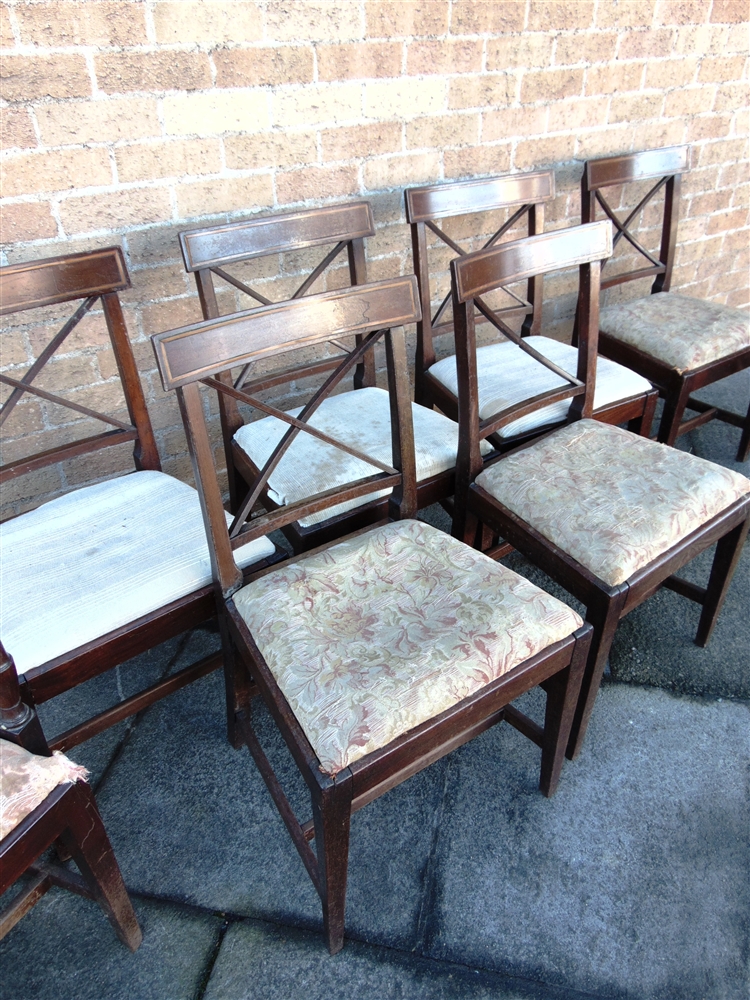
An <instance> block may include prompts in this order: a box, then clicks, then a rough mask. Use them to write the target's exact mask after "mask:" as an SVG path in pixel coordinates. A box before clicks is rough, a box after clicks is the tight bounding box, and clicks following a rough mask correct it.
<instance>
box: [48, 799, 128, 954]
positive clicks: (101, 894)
mask: <svg viewBox="0 0 750 1000" xmlns="http://www.w3.org/2000/svg"><path fill="white" fill-rule="evenodd" d="M68 802H69V806H68V816H67V819H68V824H67V829H65V830H64V831H63V832H62V833H61V834H60V840H61V841H62V842H63V844H64V845H65V847H66V848H67V849H68V851H70V855H71V857H72V858H73V860H74V861H75V863H76V865H77V866H78V869H79V871H80V872H81V875H83V877H84V878H85V879H86V881H87V882H88V884H89V886H90V888H91V890H92V892H93V893H94V897H95V899H96V901H97V902H98V903H99V905H100V906H101V908H102V909H103V910H104V912H105V913H106V914H107V918H108V919H109V922H110V923H111V924H112V927H113V928H114V930H115V933H116V934H117V936H118V938H119V939H120V940H121V941H122V943H123V944H124V945H126V946H127V947H128V948H130V950H131V951H136V949H137V948H138V946H139V945H140V943H141V940H142V938H143V935H142V933H141V929H140V927H139V926H138V921H137V919H136V916H135V912H134V910H133V905H132V903H131V902H130V897H129V896H128V892H127V889H126V888H125V884H124V882H123V880H122V875H121V873H120V869H119V867H118V865H117V859H116V858H115V855H114V852H113V850H112V845H111V844H110V842H109V837H108V836H107V831H106V830H105V829H104V824H103V823H102V820H101V816H100V815H99V810H98V809H97V807H96V802H95V800H94V794H93V792H92V791H91V789H90V788H89V786H88V785H87V784H85V783H84V782H76V783H75V784H74V785H73V786H72V787H71V789H70V793H69V798H68Z"/></svg>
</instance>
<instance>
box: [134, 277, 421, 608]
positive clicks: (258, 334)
mask: <svg viewBox="0 0 750 1000" xmlns="http://www.w3.org/2000/svg"><path fill="white" fill-rule="evenodd" d="M419 316H420V312H419V297H418V293H417V284H416V279H415V278H414V276H413V275H410V276H408V277H403V278H390V279H388V280H386V281H379V282H374V283H372V284H367V285H357V286H354V287H351V288H346V289H341V290H338V291H331V292H324V293H322V294H319V295H311V296H306V297H303V298H298V299H295V300H292V301H286V302H283V303H278V304H271V305H266V306H260V307H258V308H256V309H251V310H248V311H247V312H244V313H234V314H232V315H230V316H227V317H220V318H218V319H213V320H207V321H204V322H202V323H197V324H194V325H192V326H187V327H183V328H181V329H178V330H172V331H168V332H166V333H161V334H157V335H156V336H154V337H152V341H153V344H154V350H155V353H156V360H157V364H158V367H159V370H160V372H161V376H162V381H163V383H164V388H165V389H167V390H171V389H174V390H176V391H177V395H178V398H179V401H180V409H181V412H182V416H183V421H184V423H185V431H186V434H187V439H188V445H189V448H190V454H191V457H192V460H193V466H194V469H195V478H196V481H197V484H198V490H199V493H200V497H201V504H202V508H203V516H204V520H205V523H206V531H207V533H208V536H209V543H210V544H209V547H210V550H211V558H212V568H213V572H214V579H215V581H216V582H217V584H218V585H219V586H220V588H221V591H222V593H223V594H224V595H225V596H226V595H228V594H231V593H232V592H233V591H234V590H236V589H237V588H238V587H239V586H240V585H241V582H242V574H241V573H240V571H239V569H238V568H237V566H236V564H235V561H234V558H233V556H232V552H233V550H234V549H236V548H238V547H239V546H241V545H244V544H246V543H247V542H249V541H252V540H253V539H254V538H258V537H260V536H261V535H265V534H267V533H268V532H269V531H273V530H274V529H276V528H281V527H283V526H284V525H287V524H290V523H291V522H292V521H296V520H298V519H300V518H302V517H307V516H310V515H311V514H316V513H318V512H319V511H322V510H327V509H328V508H330V507H333V506H334V505H336V504H340V503H345V502H348V501H350V500H353V499H356V498H359V497H364V496H368V495H370V494H372V493H374V492H376V491H380V490H387V489H389V488H392V489H393V493H392V495H391V501H390V510H391V514H392V515H393V516H395V517H409V516H412V515H413V514H414V512H415V511H416V468H415V458H414V439H413V431H412V423H411V404H410V402H409V395H410V394H409V377H408V366H407V362H406V348H405V340H404V333H403V330H402V329H400V326H401V325H402V324H404V323H414V322H416V321H417V320H418V319H419ZM390 327H396V328H397V329H393V330H391V329H390ZM352 335H356V336H358V338H359V343H357V344H356V345H355V347H354V349H353V350H350V351H348V352H347V353H346V354H345V355H344V356H343V358H342V359H341V360H340V361H339V362H338V363H337V365H336V367H335V368H334V369H333V371H332V372H331V374H330V375H328V377H327V378H326V379H325V380H324V382H323V384H322V385H321V387H320V388H319V389H318V390H317V392H315V393H314V395H313V396H312V398H311V400H310V401H309V403H308V404H307V405H306V406H305V407H304V408H303V409H302V411H301V412H300V414H299V416H298V417H292V416H289V415H287V414H286V413H284V412H283V411H281V410H279V409H277V408H275V407H274V406H271V405H270V404H269V403H267V402H265V401H264V400H262V399H259V398H258V397H257V396H254V395H250V393H249V391H248V390H247V387H245V390H244V391H243V389H242V387H241V384H242V382H241V380H242V373H244V372H245V371H247V369H248V368H252V367H253V366H254V365H255V364H263V366H264V367H265V366H266V365H267V362H268V361H269V359H273V358H279V357H281V356H282V355H283V354H284V353H286V352H288V351H292V350H298V349H299V348H302V347H305V348H307V347H312V346H315V345H317V344H322V343H325V342H326V341H327V340H329V339H330V338H331V337H334V338H339V337H347V336H352ZM381 340H384V341H385V350H386V363H387V370H388V381H389V389H390V394H391V397H390V398H391V431H392V447H393V464H392V465H389V464H387V463H383V462H381V461H379V460H376V459H374V458H372V457H370V456H367V455H364V454H362V453H360V452H358V451H356V450H355V449H353V448H351V447H350V446H349V445H348V444H347V443H346V442H345V441H339V440H336V439H335V438H332V437H330V436H328V435H326V434H324V433H322V432H321V431H319V430H317V429H316V428H314V427H312V426H310V424H309V423H308V421H309V418H310V417H311V416H312V415H313V413H314V412H315V411H316V410H317V408H318V407H319V406H320V404H321V403H322V402H323V400H324V399H326V398H328V397H329V396H330V395H331V394H332V393H333V391H334V390H335V388H336V387H337V386H338V385H339V384H340V382H341V381H342V379H343V378H345V377H346V376H347V375H348V374H349V373H350V372H351V371H352V369H353V368H354V366H355V365H357V364H359V363H360V362H361V360H362V358H363V357H364V356H365V355H366V354H368V353H370V352H372V350H373V349H374V347H375V345H376V344H378V343H379V342H380V341H381ZM236 368H240V370H241V376H240V379H237V380H236V382H235V383H234V384H229V383H227V382H226V381H220V380H219V379H218V377H217V376H218V375H219V374H220V373H222V372H224V373H226V372H228V371H230V370H231V369H236ZM270 377H271V378H272V376H270ZM267 378H268V377H267ZM266 381H267V379H266ZM200 383H203V384H204V385H207V386H209V387H210V388H212V389H215V390H216V391H218V392H219V393H220V394H222V395H226V396H228V397H230V398H232V399H235V400H238V401H241V402H244V403H246V404H247V405H249V406H252V407H254V408H256V409H257V410H259V411H260V412H262V413H266V414H270V415H272V416H275V417H277V418H278V419H280V420H282V421H283V422H284V423H286V424H287V425H288V430H287V432H286V434H285V435H284V436H283V438H282V439H281V441H280V442H279V444H278V445H277V446H276V448H275V449H274V450H273V452H272V454H271V456H270V458H269V459H268V461H267V462H266V463H265V465H264V466H263V468H262V469H260V470H259V474H258V476H256V477H255V481H254V482H253V483H251V484H250V489H249V492H248V494H247V497H246V498H245V500H244V502H243V503H242V506H241V507H240V509H239V510H238V511H237V514H236V515H235V517H234V520H233V522H232V524H231V525H230V526H229V528H227V524H226V520H225V516H224V510H223V507H222V500H221V493H220V490H219V484H218V480H217V478H216V470H215V467H214V461H213V452H212V447H211V442H210V439H209V434H208V428H207V426H206V423H205V419H204V414H203V407H202V402H201V397H200V390H199V384H200ZM253 384H254V385H256V386H257V384H258V383H257V382H255V383H253ZM300 432H304V433H308V434H311V435H312V436H313V437H315V438H318V439H319V440H323V441H325V442H327V443H328V444H332V445H334V446H335V447H337V448H340V449H341V450H343V451H345V452H347V453H348V454H350V455H354V456H355V457H356V458H359V459H361V460H363V461H365V462H367V463H368V464H369V465H371V466H373V468H374V474H373V475H370V476H367V477H365V478H362V479H360V480H357V481H356V482H354V483H349V484H346V485H345V486H342V487H340V488H333V489H330V490H326V491H324V492H323V493H317V494H315V495H314V496H311V497H307V498H306V499H304V500H301V501H298V502H295V503H290V504H287V505H285V506H282V507H279V508H277V509H276V510H272V511H270V512H261V513H258V512H256V513H254V512H253V509H254V507H255V505H256V501H257V500H258V498H259V497H260V496H261V494H262V493H263V490H264V489H265V488H266V484H267V482H268V479H269V477H270V476H271V474H272V472H273V470H274V469H275V468H276V466H277V465H278V463H279V461H280V460H281V458H282V457H283V455H284V454H285V453H286V451H287V450H288V449H289V446H290V445H291V444H292V442H293V441H294V439H295V438H296V437H297V435H298V434H299V433H300Z"/></svg>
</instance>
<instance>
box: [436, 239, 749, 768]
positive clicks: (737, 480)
mask: <svg viewBox="0 0 750 1000" xmlns="http://www.w3.org/2000/svg"><path fill="white" fill-rule="evenodd" d="M611 252H612V229H611V226H610V224H609V223H608V222H606V221H600V222H595V223H590V224H588V225H584V226H578V227H574V228H572V229H564V230H558V231H557V232H551V233H545V234H544V235H540V236H534V237H529V238H528V239H523V240H517V241H515V242H513V243H508V244H506V245H505V246H502V247H496V248H493V249H491V250H484V251H481V252H478V253H473V254H468V255H466V256H465V257H461V258H459V259H457V260H455V261H453V263H452V264H451V269H452V278H453V303H454V312H455V316H456V344H457V349H458V370H459V379H460V380H459V424H460V427H461V450H460V453H459V464H458V468H457V472H456V479H457V485H456V516H455V519H454V528H453V530H454V534H455V535H456V537H458V538H463V539H465V540H466V541H473V540H474V538H475V536H476V533H477V524H478V523H480V524H483V525H487V526H489V527H490V528H492V529H493V530H494V531H496V532H498V533H499V534H500V535H501V536H502V537H503V538H505V539H506V540H507V541H508V542H510V543H511V544H512V545H513V546H514V547H515V548H516V549H518V550H519V551H520V552H522V553H523V554H524V555H525V556H527V557H528V558H529V559H530V560H531V561H532V562H534V563H536V564H537V565H538V566H540V567H541V568H542V569H543V570H544V571H545V572H546V573H548V574H549V576H551V577H552V578H553V579H554V580H556V581H557V582H558V583H560V584H561V585H562V586H563V587H565V588H566V590H568V591H569V592H570V593H571V594H573V595H574V596H575V597H577V598H578V599H579V600H580V601H581V602H582V603H583V604H585V606H586V619H587V621H588V622H590V623H591V624H592V626H593V628H594V639H593V642H592V645H591V652H590V655H589V661H588V663H587V666H586V674H585V677H584V681H583V685H582V688H581V696H580V700H579V704H578V707H577V710H576V717H575V720H574V723H573V729H572V733H571V737H570V742H569V745H568V756H569V757H571V758H572V757H575V756H576V754H577V753H578V752H579V750H580V748H581V743H582V741H583V737H584V735H585V732H586V726H587V723H588V719H589V716H590V714H591V710H592V708H593V704H594V700H595V698H596V693H597V691H598V689H599V684H600V681H601V676H602V673H603V670H604V666H605V663H606V660H607V655H608V653H609V648H610V646H611V644H612V639H613V637H614V633H615V629H616V627H617V623H618V621H619V620H620V618H622V617H623V616H624V615H626V614H627V613H628V612H629V611H631V610H632V609H633V608H635V607H636V606H637V605H639V604H641V603H642V602H643V601H644V600H646V599H647V598H648V597H650V596H651V594H653V593H654V592H655V591H656V590H658V589H659V588H660V587H662V586H663V587H667V588H669V589H671V590H674V591H676V592H677V593H679V594H682V595H683V596H685V597H687V598H689V599H690V600H693V601H696V602H697V603H698V604H700V605H701V607H702V611H701V616H700V623H699V625H698V633H697V636H696V640H695V641H696V643H697V644H698V645H701V646H705V645H706V643H707V642H708V639H709V637H710V635H711V631H712V629H713V627H714V625H715V623H716V619H717V617H718V614H719V611H720V610H721V606H722V604H723V602H724V597H725V595H726V592H727V589H728V587H729V584H730V582H731V579H732V574H733V572H734V568H735V565H736V563H737V560H738V558H739V555H740V552H741V549H742V545H743V542H744V539H745V536H746V534H747V530H748V524H749V523H750V480H747V479H746V478H745V477H744V476H741V475H739V474H738V473H736V472H733V471H731V470H729V469H726V468H723V467H722V466H718V465H714V464H713V463H711V462H707V461H705V460H703V459H700V458H696V457H695V456H694V455H689V454H686V453H684V452H682V451H678V450H676V449H674V448H669V447H667V446H666V445H663V444H657V443H656V442H654V441H651V440H649V439H648V438H644V437H641V436H637V435H635V434H633V433H631V432H630V431H625V430H622V429H621V428H618V427H613V426H611V425H608V424H604V423H601V422H600V421H597V420H592V419H589V418H590V417H591V415H592V412H593V405H592V392H593V385H594V374H595V368H596V365H597V355H596V347H597V333H598V330H599V316H598V312H599V275H600V261H602V260H603V259H605V258H607V257H608V256H609V255H610V254H611ZM574 265H578V266H579V267H580V295H579V311H578V315H579V346H578V370H577V375H576V378H575V379H573V378H571V380H570V385H569V386H568V387H567V388H564V389H558V390H552V391H551V392H549V393H548V394H547V396H546V398H541V399H537V400H536V401H535V402H534V405H535V406H545V405H549V403H550V401H551V400H553V399H554V398H555V397H557V398H571V397H572V399H573V402H572V405H571V409H570V415H569V423H568V425H567V426H565V427H563V428H560V429H558V430H555V431H553V432H551V433H550V434H547V435H545V436H543V437H541V438H538V439H537V440H536V441H534V442H532V443H530V444H527V445H522V446H520V447H519V448H517V449H516V450H514V451H512V452H510V453H508V454H507V455H504V456H501V457H500V458H499V460H497V461H495V462H494V464H492V465H490V466H489V468H485V471H482V469H483V463H482V458H481V455H480V453H479V442H480V440H481V439H482V438H483V437H486V436H487V435H489V434H492V433H493V432H494V431H495V429H496V428H497V427H498V426H502V424H504V423H507V422H510V421H513V420H514V419H516V416H517V413H518V411H519V408H513V407H508V408H506V409H505V410H504V411H502V412H500V413H498V414H495V415H494V416H492V417H490V418H482V419H480V417H479V415H478V403H477V360H476V347H475V344H476V335H475V327H474V299H475V297H476V296H477V295H484V294H486V292H487V291H488V290H489V289H492V288H494V287H495V286H496V285H498V284H503V283H505V282H507V281H509V280H518V279H521V278H523V279H525V278H527V277H529V276H530V275H532V274H537V273H539V272H542V273H545V274H549V273H550V272H552V271H556V270H558V269H562V268H566V267H571V266H574ZM527 405H528V404H527ZM520 409H521V410H523V409H524V406H523V404H522V406H521V407H520ZM714 543H718V544H717V547H716V554H715V557H714V561H713V567H712V569H711V574H710V577H709V580H708V584H707V586H706V587H705V588H704V587H698V586H696V585H695V584H693V583H690V582H688V581H686V580H683V579H681V578H680V577H677V576H675V575H674V574H675V572H676V571H677V570H678V569H680V567H681V566H683V565H685V564H686V563H687V562H689V561H690V560H691V559H692V558H693V557H694V556H696V555H697V554H698V553H699V552H702V551H703V550H704V549H706V548H708V547H709V546H711V545H713V544H714Z"/></svg>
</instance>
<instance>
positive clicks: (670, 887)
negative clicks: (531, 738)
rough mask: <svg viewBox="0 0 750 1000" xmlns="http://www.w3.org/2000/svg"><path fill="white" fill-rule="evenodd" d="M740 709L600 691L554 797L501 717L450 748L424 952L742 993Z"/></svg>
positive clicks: (559, 978) (631, 993)
mask: <svg viewBox="0 0 750 1000" xmlns="http://www.w3.org/2000/svg"><path fill="white" fill-rule="evenodd" d="M749 764H750V707H749V706H747V705H745V704H739V703H732V702H727V701H724V702H714V703H710V702H704V701H700V700H696V699H689V698H686V697H675V696H672V695H669V694H667V693H665V692H661V691H657V690H655V689H647V688H637V687H633V686H625V685H613V684H609V685H606V686H605V687H604V688H603V689H602V691H601V692H600V696H599V700H598V702H597V705H596V708H595V711H594V715H593V717H592V721H591V725H590V729H589V733H588V736H587V741H586V744H585V746H584V749H583V752H582V754H581V756H580V757H579V759H578V760H577V761H575V762H572V763H571V762H568V763H567V764H566V767H565V769H564V770H563V776H562V780H561V783H560V788H559V790H558V793H557V795H556V797H555V798H554V799H552V800H546V799H544V798H543V797H542V796H541V795H540V794H539V792H538V791H537V790H536V782H537V777H538V771H537V768H538V751H537V750H536V748H534V747H533V746H532V745H531V744H529V743H527V742H525V741H522V740H521V739H520V738H519V736H518V734H516V733H514V732H513V731H512V730H510V729H509V728H508V727H498V728H496V729H494V730H491V731H490V732H488V733H487V734H485V735H484V736H482V737H480V739H478V740H475V741H473V742H472V743H471V744H468V745H467V746H466V747H464V748H462V749H461V750H460V751H458V752H457V753H456V754H454V755H453V757H452V773H451V777H450V781H449V792H448V799H447V802H446V806H445V813H444V818H443V821H442V824H441V834H440V838H439V842H438V845H437V852H436V857H437V860H438V863H437V865H436V888H435V890H434V892H433V895H434V905H433V907H432V909H431V919H430V922H429V925H428V927H427V933H426V936H425V947H424V953H425V954H429V955H430V956H432V957H434V958H440V959H447V960H453V961H461V962H464V963H466V964H468V965H471V966H475V967H481V968H486V969H495V970H497V971H499V972H503V973H506V974H514V975H518V976H522V977H527V978H529V979H532V980H538V981H542V982H544V983H547V984H552V985H558V986H562V987H567V988H573V989H578V990H581V991H583V992H590V993H592V994H594V995H596V996H606V997H623V998H624V997H628V998H638V1000H657V998H658V1000H667V998H669V1000H678V998H679V1000H693V998H695V1000H697V998H708V997H710V998H716V1000H719V998H721V1000H740V998H743V1000H744V998H746V997H747V996H748V994H749V993H750V968H748V951H749V945H750V792H749V789H748V768H749Z"/></svg>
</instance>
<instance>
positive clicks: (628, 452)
mask: <svg viewBox="0 0 750 1000" xmlns="http://www.w3.org/2000/svg"><path fill="white" fill-rule="evenodd" d="M476 483H477V485H478V486H480V487H481V488H482V489H484V490H486V491H487V492H488V493H490V494H491V495H492V496H493V497H495V498H496V499H497V500H499V501H500V503H502V504H503V505H504V506H505V507H507V508H508V509H509V510H511V511H513V513H514V514H517V515H518V516H519V517H521V518H522V519H523V520H524V521H525V522H527V523H528V524H529V525H531V527H532V528H534V529H535V530H536V531H538V532H540V534H542V535H543V536H544V537H545V538H546V539H548V540H549V541H550V542H552V543H553V544H554V545H556V546H557V547H558V548H559V549H562V551H563V552H565V553H567V554H568V555H570V556H572V557H573V558H574V559H575V560H576V561H577V562H579V563H580V564H581V565H583V566H585V567H586V568H587V569H588V570H590V571H591V572H592V573H594V574H595V575H596V576H598V577H599V579H600V580H603V581H604V582H605V583H607V584H609V585H610V586H615V585H617V584H619V583H623V582H624V581H625V580H627V579H629V578H630V577H631V576H632V575H633V574H634V573H635V572H637V570H639V569H641V568H643V567H644V566H647V565H649V564H650V563H652V562H653V561H654V560H655V559H656V558H657V556H659V555H660V554H661V553H662V552H665V551H666V550H667V549H669V548H670V547H671V546H673V545H675V544H676V543H677V542H679V541H680V540H681V539H682V538H684V537H685V536H686V535H688V534H690V532H692V531H694V530H695V529H696V528H698V527H700V525H702V524H705V523H706V522H707V521H709V520H710V519H711V518H712V517H714V516H715V515H716V514H719V513H720V512H721V511H722V510H724V509H725V508H727V507H729V506H730V505H731V504H732V503H734V502H735V501H737V500H739V499H741V498H742V497H744V496H745V495H747V494H749V493H750V480H748V479H746V478H745V477H744V476H742V475H740V474H739V473H737V472H734V471H732V470H731V469H727V468H724V467H723V466H720V465H714V464H713V462H707V461H705V459H702V458H697V457H696V456H694V455H688V454H686V453H685V452H682V451H676V450H675V449H674V448H670V447H668V446H667V445H663V444H657V443H656V442H654V441H650V440H648V439H647V438H643V437H638V436H636V435H634V434H630V433H628V432H627V431H623V430H620V429H619V428H618V427H613V426H611V425H609V424H602V423H600V422H598V421H594V420H580V421H577V422H576V423H573V424H570V425H569V426H567V427H564V428H562V429H561V430H558V431H556V432H555V433H554V434H552V435H550V436H548V437H545V438H542V439H540V440H539V441H537V442H535V443H534V444H533V445H531V446H530V447H529V448H524V449H523V450H521V451H518V452H516V453H514V454H512V455H509V456H508V457H507V458H505V459H503V461H502V462H499V463H497V464H496V465H494V466H492V467H491V468H489V469H487V470H486V471H485V472H482V473H481V474H480V475H479V476H478V477H477V479H476Z"/></svg>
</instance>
